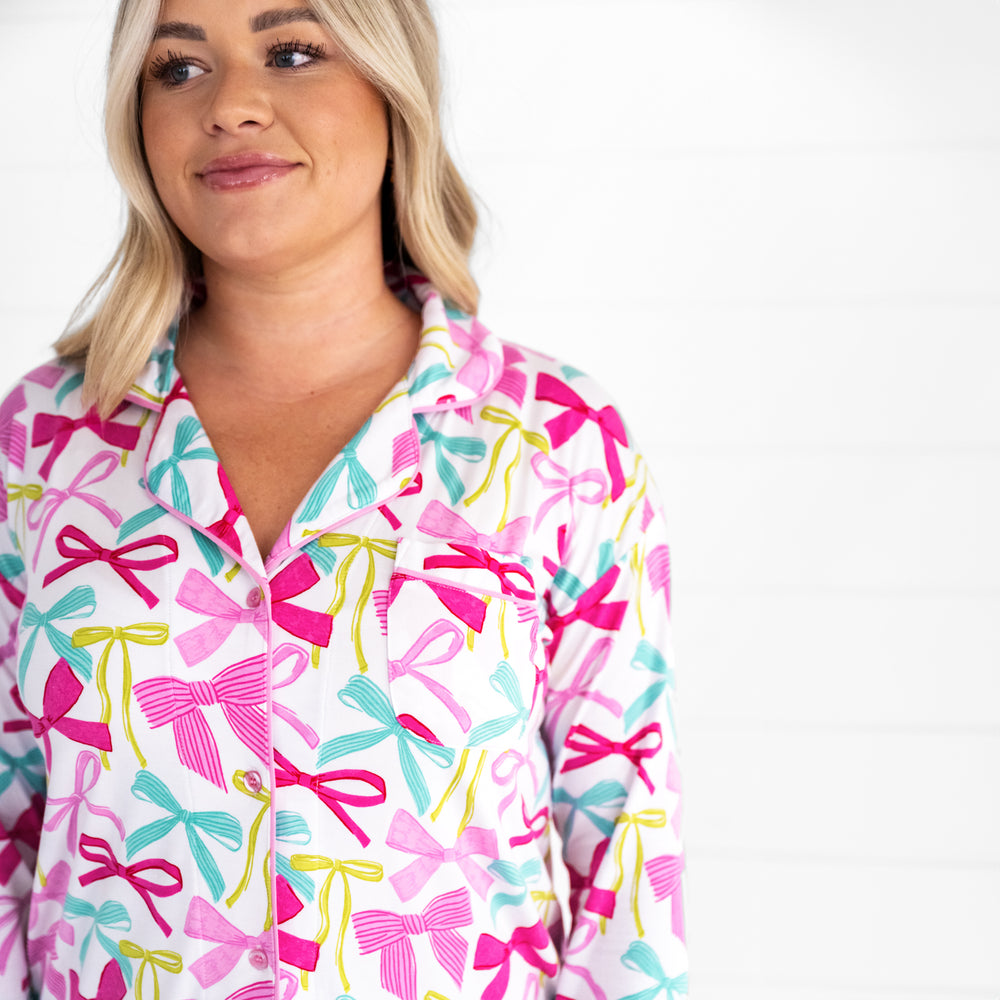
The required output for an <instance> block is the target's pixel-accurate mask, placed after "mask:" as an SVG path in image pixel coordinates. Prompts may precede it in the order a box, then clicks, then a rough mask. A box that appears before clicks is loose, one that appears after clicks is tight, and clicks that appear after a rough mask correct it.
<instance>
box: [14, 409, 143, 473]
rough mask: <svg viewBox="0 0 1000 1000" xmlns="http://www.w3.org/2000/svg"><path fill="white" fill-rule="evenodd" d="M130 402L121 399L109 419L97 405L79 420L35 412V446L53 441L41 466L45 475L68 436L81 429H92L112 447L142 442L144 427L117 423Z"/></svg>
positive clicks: (66, 441) (127, 449) (129, 448)
mask: <svg viewBox="0 0 1000 1000" xmlns="http://www.w3.org/2000/svg"><path fill="white" fill-rule="evenodd" d="M128 406H129V404H128V403H127V402H125V403H121V404H120V405H119V406H118V407H117V408H116V409H115V411H114V412H113V413H112V414H111V416H110V417H109V418H108V419H107V420H102V419H101V418H100V416H98V413H97V408H96V407H91V408H90V409H89V410H88V411H87V413H86V414H85V415H84V416H82V417H80V419H79V420H71V419H70V418H69V417H60V416H58V415H56V414H52V413H36V414H35V422H34V425H33V426H32V431H31V445H32V447H33V448H37V447H38V446H39V445H43V444H49V443H50V442H51V444H52V449H51V450H50V451H49V453H48V455H47V456H46V457H45V461H44V462H43V463H42V467H41V468H40V469H39V470H38V471H39V473H40V474H41V477H42V479H48V478H49V473H50V472H51V471H52V463H53V462H55V460H56V459H57V458H58V457H59V456H60V455H61V454H62V453H63V451H64V450H65V448H66V445H68V444H69V439H70V438H71V437H72V436H73V435H74V434H75V433H76V432H77V431H78V430H89V431H93V432H94V433H95V434H96V435H97V436H98V437H99V438H100V439H101V440H102V441H105V442H107V443H108V444H110V445H111V446H112V447H114V448H121V449H123V450H124V451H132V449H133V448H135V446H136V445H137V444H138V443H139V435H140V434H141V433H142V431H141V429H140V428H139V427H135V426H133V425H131V424H117V423H115V417H117V416H118V414H119V413H121V412H122V411H123V410H126V409H128Z"/></svg>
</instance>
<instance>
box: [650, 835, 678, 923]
mask: <svg viewBox="0 0 1000 1000" xmlns="http://www.w3.org/2000/svg"><path fill="white" fill-rule="evenodd" d="M683 872H684V855H683V854H678V855H673V854H661V855H660V856H659V857H658V858H650V859H649V860H648V861H647V862H646V874H647V875H649V881H650V882H651V883H652V886H653V896H654V897H655V898H656V901H657V902H658V903H661V902H663V900H665V899H666V898H667V897H668V896H669V897H670V925H671V927H672V929H673V932H674V933H675V934H676V935H677V936H678V937H679V938H680V939H681V940H682V941H683V940H684V903H683V901H682V899H681V875H682V873H683Z"/></svg>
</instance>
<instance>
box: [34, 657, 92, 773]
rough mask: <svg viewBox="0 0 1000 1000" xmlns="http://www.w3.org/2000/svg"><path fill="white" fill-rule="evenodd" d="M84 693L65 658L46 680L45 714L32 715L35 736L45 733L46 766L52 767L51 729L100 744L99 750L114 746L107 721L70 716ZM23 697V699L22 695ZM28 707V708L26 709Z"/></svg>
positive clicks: (85, 742)
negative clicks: (68, 716)
mask: <svg viewBox="0 0 1000 1000" xmlns="http://www.w3.org/2000/svg"><path fill="white" fill-rule="evenodd" d="M81 694H83V685H82V684H81V683H80V681H79V680H78V678H77V676H76V674H74V673H73V670H72V668H71V667H70V665H69V664H68V663H67V662H66V661H65V660H63V659H60V660H59V662H58V663H57V664H56V665H55V666H54V667H53V668H52V671H51V672H50V673H49V676H48V679H47V680H46V682H45V692H44V694H43V695H42V715H41V717H40V718H39V717H38V716H37V715H32V714H31V713H30V712H27V715H28V718H29V719H30V720H31V731H32V733H33V734H34V736H35V738H36V739H37V738H39V737H41V739H42V743H43V746H44V747H45V766H46V768H48V769H51V767H52V742H51V740H50V738H49V730H50V729H54V730H56V732H59V733H62V735H63V736H65V737H66V739H68V740H72V741H73V742H74V743H83V744H85V745H86V746H91V747H96V749H98V750H106V751H107V750H110V749H111V730H110V729H109V728H108V725H107V723H105V722H83V721H81V720H79V719H67V718H66V713H67V712H69V710H70V709H71V708H72V707H73V706H74V705H75V704H76V703H77V701H79V699H80V695H81ZM18 700H20V699H18ZM25 711H27V710H25Z"/></svg>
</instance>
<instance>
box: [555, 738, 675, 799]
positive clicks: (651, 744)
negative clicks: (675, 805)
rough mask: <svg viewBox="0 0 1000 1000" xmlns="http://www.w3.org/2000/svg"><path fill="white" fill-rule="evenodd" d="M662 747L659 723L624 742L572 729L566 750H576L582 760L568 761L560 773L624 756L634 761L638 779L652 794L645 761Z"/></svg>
mask: <svg viewBox="0 0 1000 1000" xmlns="http://www.w3.org/2000/svg"><path fill="white" fill-rule="evenodd" d="M662 746H663V730H662V729H661V728H660V724H659V723H658V722H651V723H650V724H649V725H648V726H643V727H642V729H640V730H639V731H638V732H637V733H636V734H635V735H634V736H631V737H629V739H627V740H625V741H624V742H618V741H616V740H609V739H608V738H607V737H606V736H602V735H601V734H600V733H597V732H594V730H593V729H591V728H590V727H589V726H583V725H577V726H573V727H572V729H570V731H569V736H567V737H566V749H567V750H575V751H576V752H577V753H579V754H580V756H579V757H573V758H571V759H569V760H567V761H565V762H564V763H563V766H562V767H561V768H559V773H560V774H562V773H564V772H566V771H575V770H576V769H577V768H578V767H586V766H587V765H588V764H595V763H597V761H600V760H603V759H604V758H605V757H610V756H611V755H612V754H621V755H622V756H623V757H627V758H628V759H629V760H630V761H632V763H633V764H634V765H635V767H636V769H637V771H638V774H639V777H640V778H642V780H643V782H644V783H645V785H646V787H647V788H648V789H649V790H650V791H651V792H652V791H653V781H652V779H651V778H650V777H649V775H648V774H647V773H646V768H645V765H644V764H643V758H646V757H655V756H656V754H657V753H659V750H660V747H662Z"/></svg>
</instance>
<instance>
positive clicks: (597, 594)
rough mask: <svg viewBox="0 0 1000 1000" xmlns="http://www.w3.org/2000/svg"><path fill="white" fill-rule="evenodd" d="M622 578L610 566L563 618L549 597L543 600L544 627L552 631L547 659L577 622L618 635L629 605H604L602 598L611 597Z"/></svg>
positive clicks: (612, 602)
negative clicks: (545, 614) (619, 579)
mask: <svg viewBox="0 0 1000 1000" xmlns="http://www.w3.org/2000/svg"><path fill="white" fill-rule="evenodd" d="M620 575H621V569H620V567H618V566H612V567H611V569H609V570H608V571H607V572H606V573H604V574H603V575H602V576H601V577H600V578H599V579H598V580H597V581H596V582H595V583H593V584H591V586H590V587H588V588H587V589H586V590H585V591H584V592H583V593H582V594H581V595H580V599H579V600H578V601H577V602H576V604H574V605H573V610H572V611H568V612H567V613H566V614H564V615H558V614H556V612H555V608H554V606H553V604H552V599H551V597H546V603H547V605H548V610H549V617H548V619H547V623H548V626H549V629H550V630H551V631H552V642H551V643H549V657H550V658H554V657H555V655H556V652H557V650H558V649H559V644H560V643H561V642H562V634H563V629H565V628H566V626H567V625H571V624H572V623H573V622H576V621H583V622H587V623H588V624H590V625H593V626H594V627H595V628H600V629H604V630H605V631H608V632H617V631H618V630H619V629H620V628H621V626H622V621H623V620H624V618H625V612H626V610H627V609H628V601H609V602H608V603H607V604H605V603H603V602H604V598H605V597H607V596H608V594H610V593H611V591H612V590H614V588H615V584H616V583H617V582H618V577H619V576H620Z"/></svg>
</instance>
